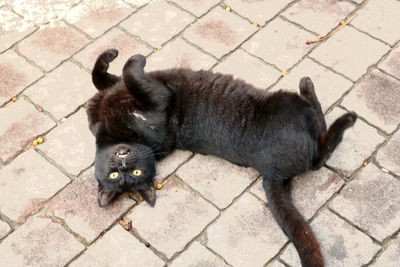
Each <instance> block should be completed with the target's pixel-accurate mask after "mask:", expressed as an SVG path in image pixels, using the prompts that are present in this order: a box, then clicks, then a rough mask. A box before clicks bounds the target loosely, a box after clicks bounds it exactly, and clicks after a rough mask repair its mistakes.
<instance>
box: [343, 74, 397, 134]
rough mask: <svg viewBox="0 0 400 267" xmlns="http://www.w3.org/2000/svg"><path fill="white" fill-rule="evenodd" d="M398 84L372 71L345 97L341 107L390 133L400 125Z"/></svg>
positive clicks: (390, 78) (388, 77)
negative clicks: (352, 111)
mask: <svg viewBox="0 0 400 267" xmlns="http://www.w3.org/2000/svg"><path fill="white" fill-rule="evenodd" d="M399 102H400V82H399V81H397V80H395V79H393V78H392V77H390V76H388V75H385V74H383V73H382V72H380V71H378V70H373V71H372V72H370V73H369V74H368V75H367V76H364V77H363V78H362V80H361V81H360V82H359V83H358V84H357V85H356V87H355V88H353V90H351V92H350V94H349V95H347V96H346V97H345V98H344V100H343V102H342V106H345V107H346V108H347V109H349V110H354V111H355V112H357V114H358V115H359V116H361V117H363V118H365V119H366V120H367V121H368V122H370V123H371V124H373V125H376V126H377V127H379V128H381V129H383V130H384V131H386V132H388V133H391V132H393V131H394V130H395V129H396V128H397V125H399V123H400V104H399Z"/></svg>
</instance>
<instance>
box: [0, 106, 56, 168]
mask: <svg viewBox="0 0 400 267" xmlns="http://www.w3.org/2000/svg"><path fill="white" fill-rule="evenodd" d="M0 118H1V124H0V140H1V144H0V159H1V160H2V161H5V162H7V161H10V160H11V159H12V158H14V157H15V156H16V155H18V154H19V153H20V152H21V151H22V150H23V149H24V148H26V147H27V146H28V145H29V144H31V142H32V140H33V138H34V137H36V136H38V135H39V134H41V133H44V132H46V131H47V130H49V129H50V128H51V127H53V126H54V125H55V123H54V122H53V121H52V120H51V119H50V118H49V117H47V116H46V115H44V114H43V113H41V112H39V111H37V110H36V109H35V108H34V107H33V106H32V105H31V104H29V103H27V102H26V101H25V100H23V99H20V100H18V101H17V102H15V103H10V104H8V105H7V106H5V107H4V108H2V109H0Z"/></svg>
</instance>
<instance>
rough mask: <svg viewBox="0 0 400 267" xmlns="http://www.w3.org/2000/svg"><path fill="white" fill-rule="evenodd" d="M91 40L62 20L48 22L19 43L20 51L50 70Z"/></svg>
mask: <svg viewBox="0 0 400 267" xmlns="http://www.w3.org/2000/svg"><path fill="white" fill-rule="evenodd" d="M88 42H89V40H88V39H87V38H86V37H85V36H84V35H83V34H81V33H80V32H78V31H76V30H75V29H73V28H71V27H69V26H68V25H66V24H65V23H63V22H61V21H57V22H51V23H49V24H46V25H44V26H42V27H40V29H39V30H38V31H36V32H35V33H34V34H32V35H31V36H29V37H28V38H26V39H24V40H22V41H21V42H20V43H19V44H18V51H19V52H20V53H21V54H23V55H24V56H26V57H27V58H29V59H31V60H33V61H34V62H35V63H36V64H37V65H39V66H40V67H42V68H44V69H45V70H47V71H49V70H51V69H53V68H54V67H56V66H57V65H58V64H60V62H61V61H63V60H65V59H67V58H69V57H70V56H72V55H73V54H75V53H76V52H78V50H79V49H81V48H82V47H84V46H85V45H86V44H87V43H88Z"/></svg>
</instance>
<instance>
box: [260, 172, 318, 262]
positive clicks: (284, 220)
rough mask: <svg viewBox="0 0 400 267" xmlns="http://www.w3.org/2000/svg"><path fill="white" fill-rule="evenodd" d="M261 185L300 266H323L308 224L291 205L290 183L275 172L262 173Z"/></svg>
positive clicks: (316, 241) (315, 240) (315, 239)
mask: <svg viewBox="0 0 400 267" xmlns="http://www.w3.org/2000/svg"><path fill="white" fill-rule="evenodd" d="M263 187H264V190H265V194H266V195H267V199H268V205H269V207H270V209H271V212H272V214H273V216H274V217H275V219H276V221H277V222H278V224H279V226H280V227H281V228H282V230H283V231H284V232H285V234H286V235H287V236H288V237H289V239H290V240H291V241H292V242H293V244H294V246H295V247H296V249H297V252H298V253H299V256H300V260H301V264H302V266H303V267H304V266H307V267H323V266H324V258H323V257H322V253H321V249H320V246H319V243H318V240H317V238H316V237H315V235H314V233H313V231H312V230H311V227H310V226H309V224H308V223H307V222H306V221H305V220H304V218H303V216H302V215H301V214H300V212H299V211H298V210H297V209H296V207H295V206H294V205H293V202H292V198H291V194H290V184H289V182H286V183H285V181H284V179H283V178H282V177H278V175H277V174H276V173H272V174H268V175H264V177H263Z"/></svg>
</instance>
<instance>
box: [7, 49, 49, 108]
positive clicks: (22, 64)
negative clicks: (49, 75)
mask: <svg viewBox="0 0 400 267" xmlns="http://www.w3.org/2000/svg"><path fill="white" fill-rule="evenodd" d="M0 43H1V42H0ZM42 75H43V74H42V72H41V71H39V70H38V69H36V68H35V67H33V66H32V65H30V64H29V63H28V62H26V61H25V60H24V59H23V58H21V57H20V56H18V55H17V54H16V53H15V52H14V51H12V50H9V51H7V52H5V53H4V54H2V55H1V58H0V106H1V105H2V104H4V103H5V102H7V101H9V100H10V99H11V98H12V97H13V96H15V95H17V94H18V93H19V92H21V91H22V90H23V89H24V88H25V87H26V86H28V85H29V84H31V83H32V82H33V81H35V80H37V79H38V78H40V77H41V76H42Z"/></svg>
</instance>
